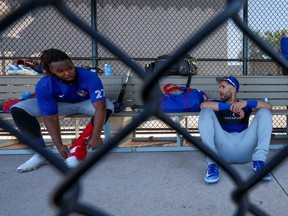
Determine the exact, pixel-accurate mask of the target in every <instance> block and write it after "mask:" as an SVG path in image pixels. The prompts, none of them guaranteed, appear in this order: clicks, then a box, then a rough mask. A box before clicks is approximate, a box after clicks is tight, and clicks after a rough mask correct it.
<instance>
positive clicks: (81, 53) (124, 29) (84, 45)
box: [0, 0, 288, 129]
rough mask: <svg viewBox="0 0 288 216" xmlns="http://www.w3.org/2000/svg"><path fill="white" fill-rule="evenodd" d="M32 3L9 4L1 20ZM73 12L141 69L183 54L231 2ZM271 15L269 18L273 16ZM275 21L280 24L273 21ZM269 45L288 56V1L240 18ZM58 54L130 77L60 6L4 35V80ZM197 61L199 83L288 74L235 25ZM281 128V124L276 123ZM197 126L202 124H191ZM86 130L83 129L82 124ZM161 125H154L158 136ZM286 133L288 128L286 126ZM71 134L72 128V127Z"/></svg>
mask: <svg viewBox="0 0 288 216" xmlns="http://www.w3.org/2000/svg"><path fill="white" fill-rule="evenodd" d="M24 2H25V1H12V0H4V1H1V4H0V14H1V18H2V17H4V16H5V15H7V14H9V13H11V12H13V11H14V10H15V9H17V8H19V7H20V6H21V4H23V3H24ZM65 3H67V6H68V7H69V8H70V9H71V10H72V11H73V12H74V13H75V14H77V16H78V17H79V18H81V19H82V20H83V21H84V22H86V23H87V24H88V25H90V26H91V27H92V28H93V29H95V30H97V31H98V32H99V33H101V34H102V35H103V36H105V37H106V38H108V39H110V40H111V41H113V43H114V44H115V45H116V46H118V47H119V48H121V49H122V50H124V51H125V52H126V53H127V54H128V55H129V56H130V57H131V58H132V59H133V60H135V61H136V62H137V63H138V64H140V65H141V66H144V64H145V63H147V62H148V61H151V60H154V59H155V58H157V57H158V56H160V55H163V54H168V53H172V52H173V51H174V50H175V48H177V47H179V45H180V44H181V43H183V42H184V41H186V40H187V39H188V38H189V37H190V36H191V35H193V34H194V33H195V32H196V31H197V30H199V29H200V28H201V27H202V26H203V25H204V24H205V23H207V22H209V21H210V20H211V19H212V18H213V17H214V16H215V15H216V14H217V13H219V12H220V11H222V10H223V9H224V7H225V4H226V1H224V0H221V1H213V0H195V1H188V0H181V1H173V0H165V1H157V0H152V1H147V0H144V1H143V0H141V1H140V0H127V1H119V0H110V1H107V0H99V1H93V0H92V1H91V0H83V1H76V0H67V1H65ZM267 14H269V16H267ZM271 14H273V16H270V15H271ZM239 15H240V17H241V18H242V19H243V21H244V22H246V23H248V25H249V26H250V28H252V29H253V30H254V31H255V32H256V33H257V34H258V35H259V36H260V37H261V38H263V39H264V40H265V41H267V42H268V43H269V44H270V45H271V46H272V47H273V48H274V49H275V50H276V51H277V52H280V46H279V41H280V39H281V38H282V37H283V36H285V35H287V34H288V27H287V21H286V19H285V18H287V17H288V6H287V2H286V1H285V0H276V1H268V0H267V1H262V0H254V1H244V4H243V8H242V10H241V11H240V12H239ZM51 47H54V48H58V49H61V50H64V51H65V52H67V53H68V54H69V55H70V56H71V57H72V59H73V61H74V63H75V65H78V66H90V67H94V66H98V67H99V68H101V69H103V68H104V64H106V63H108V64H111V65H112V66H113V75H124V74H125V73H126V71H127V70H128V68H127V66H126V65H125V64H123V63H122V62H121V61H119V59H118V58H117V57H115V55H113V54H112V53H110V52H109V51H107V49H106V48H104V47H103V46H102V45H101V44H100V43H98V41H97V40H95V39H93V38H91V37H89V36H87V35H86V34H85V33H84V32H82V31H80V30H79V28H77V27H76V26H74V25H73V24H71V23H70V22H68V21H67V20H66V19H65V18H64V17H62V16H61V14H60V13H58V12H57V10H56V9H55V8H54V7H52V6H47V7H46V8H45V7H41V8H37V9H36V10H33V11H30V12H29V13H27V14H26V15H25V16H24V17H22V18H21V19H19V20H18V21H17V22H15V23H14V24H13V25H12V26H10V27H9V28H8V29H7V30H5V31H4V32H1V46H0V74H2V75H6V74H7V73H8V68H9V65H11V64H15V62H16V61H17V60H18V59H22V58H27V57H29V58H31V57H32V58H35V59H37V60H39V54H40V52H41V51H43V50H45V49H48V48H51ZM190 54H191V55H192V56H194V57H196V58H197V60H198V62H197V64H198V74H199V75H226V74H234V75H247V74H248V75H281V73H282V69H281V67H280V66H279V65H278V64H276V63H275V61H274V60H272V59H271V58H270V57H269V56H268V55H267V54H265V53H264V52H263V51H262V50H261V49H259V48H258V46H256V45H255V44H254V43H253V42H252V41H251V40H250V39H248V38H247V36H246V35H244V34H243V32H242V31H239V30H238V28H237V27H236V26H235V24H234V23H233V22H232V21H231V20H228V22H225V23H224V24H222V25H221V26H219V28H218V29H217V31H215V32H214V33H213V34H212V35H211V36H209V37H208V39H206V40H205V41H203V42H201V43H200V44H199V45H198V46H196V47H195V48H194V49H193V50H191V51H190ZM275 121H278V119H275V120H274V122H275ZM190 122H191V124H192V125H195V124H196V123H197V120H196V121H194V120H192V121H190ZM82 124H83V123H82ZM159 124H161V123H159V122H158V123H156V125H155V123H150V124H149V125H148V127H145V126H144V128H147V129H148V128H149V127H150V128H157V125H159ZM279 124H280V125H281V127H282V126H283V127H282V128H284V127H286V120H285V119H280V122H279ZM67 127H69V125H67Z"/></svg>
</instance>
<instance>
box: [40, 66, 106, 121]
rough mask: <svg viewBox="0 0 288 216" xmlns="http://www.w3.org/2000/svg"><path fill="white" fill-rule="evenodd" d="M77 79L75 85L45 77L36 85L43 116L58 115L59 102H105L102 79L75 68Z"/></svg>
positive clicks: (55, 78)
mask: <svg viewBox="0 0 288 216" xmlns="http://www.w3.org/2000/svg"><path fill="white" fill-rule="evenodd" d="M75 69H76V74H77V75H76V79H75V81H74V82H73V83H65V82H62V81H61V80H60V79H59V78H58V77H56V76H44V77H42V78H41V79H40V80H39V81H38V83H37V85H36V90H35V91H36V98H37V101H38V104H39V108H40V111H41V113H42V115H44V116H48V115H54V114H57V113H58V106H57V103H58V102H67V103H77V102H81V101H84V100H88V99H90V100H91V103H94V102H96V101H100V100H105V99H106V97H105V92H104V88H103V84H102V82H101V80H100V78H99V77H98V76H97V75H96V74H95V73H93V72H91V71H89V70H86V69H83V68H78V67H75Z"/></svg>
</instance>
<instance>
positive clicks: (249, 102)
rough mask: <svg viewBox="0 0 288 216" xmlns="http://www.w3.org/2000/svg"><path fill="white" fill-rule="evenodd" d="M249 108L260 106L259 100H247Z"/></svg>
mask: <svg viewBox="0 0 288 216" xmlns="http://www.w3.org/2000/svg"><path fill="white" fill-rule="evenodd" d="M246 102H247V106H249V107H252V108H255V107H257V105H258V101H257V100H247V101H246Z"/></svg>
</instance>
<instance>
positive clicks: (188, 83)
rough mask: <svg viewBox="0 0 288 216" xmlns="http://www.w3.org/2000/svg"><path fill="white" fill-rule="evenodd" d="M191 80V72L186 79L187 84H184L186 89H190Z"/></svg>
mask: <svg viewBox="0 0 288 216" xmlns="http://www.w3.org/2000/svg"><path fill="white" fill-rule="evenodd" d="M191 79H192V72H191V71H189V74H188V79H187V83H186V87H187V88H189V87H190V84H191Z"/></svg>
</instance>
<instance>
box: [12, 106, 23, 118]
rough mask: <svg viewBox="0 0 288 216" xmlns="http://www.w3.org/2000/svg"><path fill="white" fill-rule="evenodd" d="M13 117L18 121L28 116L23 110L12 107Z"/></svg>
mask: <svg viewBox="0 0 288 216" xmlns="http://www.w3.org/2000/svg"><path fill="white" fill-rule="evenodd" d="M11 115H12V117H13V119H18V118H19V117H21V116H23V115H27V112H26V111H25V110H23V109H21V108H18V107H12V108H11Z"/></svg>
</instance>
